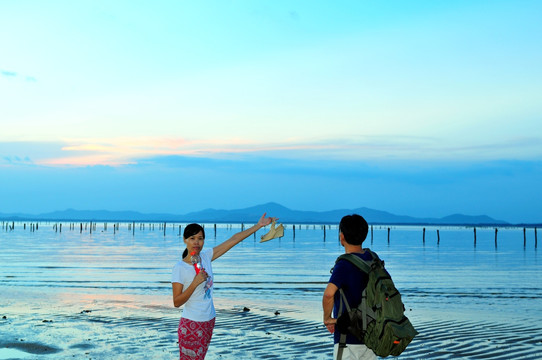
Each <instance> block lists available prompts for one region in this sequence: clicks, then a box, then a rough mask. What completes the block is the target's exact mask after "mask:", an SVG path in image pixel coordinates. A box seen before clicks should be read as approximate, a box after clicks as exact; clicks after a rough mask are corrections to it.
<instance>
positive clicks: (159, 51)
mask: <svg viewBox="0 0 542 360" xmlns="http://www.w3.org/2000/svg"><path fill="white" fill-rule="evenodd" d="M541 16H542V2H540V1H536V0H535V1H528V0H520V1H513V0H509V1H499V0H488V1H478V0H468V1H460V0H457V1H432V0H427V1H362V0H356V1H333V2H329V1H308V0H307V1H178V0H177V1H152V2H147V1H90V0H89V1H55V0H51V1H26V0H13V1H12V0H2V1H0V38H1V39H2V41H1V47H0V213H15V212H24V213H30V214H38V213H43V212H48V211H54V210H64V209H67V208H75V209H80V210H83V209H85V210H102V209H104V210H134V211H140V212H147V213H149V212H159V213H174V214H184V213H187V212H190V211H197V210H202V209H206V208H217V209H237V208H242V207H248V206H253V205H257V204H262V203H265V202H269V201H273V202H278V203H280V204H282V205H284V206H287V207H289V208H291V209H296V210H315V211H322V210H332V209H353V208H357V207H362V206H365V207H369V208H373V209H378V210H385V211H389V212H392V213H395V214H399V215H410V216H418V217H442V216H446V215H450V214H455V213H462V214H467V215H481V214H485V215H489V216H491V217H493V218H495V219H498V220H504V221H508V222H512V223H519V222H531V223H534V222H538V223H541V222H542V191H541V190H540V188H541V185H540V184H542V66H541V65H540V64H542V46H541V44H542V42H541V40H540V39H541V38H542V21H540V18H541Z"/></svg>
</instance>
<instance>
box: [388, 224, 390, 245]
mask: <svg viewBox="0 0 542 360" xmlns="http://www.w3.org/2000/svg"><path fill="white" fill-rule="evenodd" d="M389 243H390V228H388V244H389Z"/></svg>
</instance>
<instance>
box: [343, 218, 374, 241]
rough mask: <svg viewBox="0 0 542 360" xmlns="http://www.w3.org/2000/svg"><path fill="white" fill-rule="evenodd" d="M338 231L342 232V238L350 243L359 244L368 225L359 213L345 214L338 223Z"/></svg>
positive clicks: (364, 235) (367, 229)
mask: <svg viewBox="0 0 542 360" xmlns="http://www.w3.org/2000/svg"><path fill="white" fill-rule="evenodd" d="M339 231H340V232H342V233H343V236H344V240H345V241H346V242H347V243H349V244H350V245H361V244H362V243H363V241H365V238H366V237H367V233H368V232H369V225H368V224H367V221H365V219H364V218H363V216H361V215H358V214H352V215H346V216H344V217H343V218H342V219H341V222H340V223H339Z"/></svg>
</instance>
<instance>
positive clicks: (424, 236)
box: [423, 228, 425, 245]
mask: <svg viewBox="0 0 542 360" xmlns="http://www.w3.org/2000/svg"><path fill="white" fill-rule="evenodd" d="M423 244H424V245H425V228H423Z"/></svg>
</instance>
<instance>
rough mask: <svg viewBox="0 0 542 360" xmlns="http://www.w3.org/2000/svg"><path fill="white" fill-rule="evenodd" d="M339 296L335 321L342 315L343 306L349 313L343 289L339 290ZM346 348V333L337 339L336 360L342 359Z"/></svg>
mask: <svg viewBox="0 0 542 360" xmlns="http://www.w3.org/2000/svg"><path fill="white" fill-rule="evenodd" d="M339 293H340V294H341V296H340V303H339V313H338V315H337V319H338V318H339V317H340V316H341V315H342V313H343V305H345V307H346V311H347V312H350V305H348V301H347V300H346V295H344V291H343V289H339ZM345 347H346V333H341V335H340V337H339V348H338V349H337V359H336V360H341V359H342V357H343V351H344V348H345Z"/></svg>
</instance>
